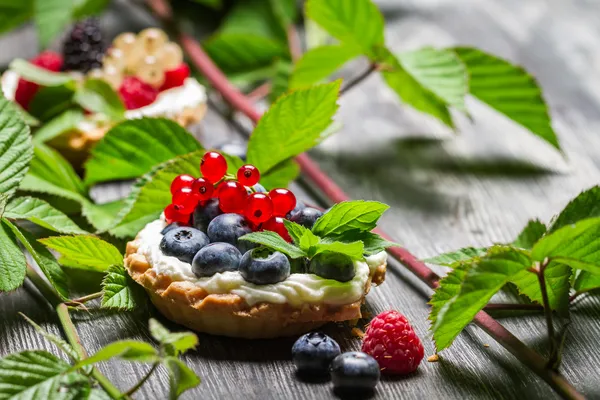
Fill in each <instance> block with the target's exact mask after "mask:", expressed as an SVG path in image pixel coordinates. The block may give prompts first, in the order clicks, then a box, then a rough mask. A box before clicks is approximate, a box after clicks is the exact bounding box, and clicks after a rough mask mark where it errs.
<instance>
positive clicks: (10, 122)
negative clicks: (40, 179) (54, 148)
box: [0, 96, 33, 195]
mask: <svg viewBox="0 0 600 400" xmlns="http://www.w3.org/2000/svg"><path fill="white" fill-rule="evenodd" d="M0 131H1V132H2V135H0V193H5V194H7V195H11V194H12V193H13V192H14V191H15V190H16V189H17V187H18V186H19V182H20V181H21V180H22V179H23V177H24V176H25V173H26V172H27V168H28V165H29V161H30V160H31V157H32V156H33V148H32V146H31V136H30V134H29V127H28V126H27V125H25V122H23V119H22V118H21V116H20V115H19V112H18V111H17V110H16V109H15V108H14V107H13V106H12V105H11V103H10V102H9V101H8V100H6V99H5V98H4V97H2V96H0Z"/></svg>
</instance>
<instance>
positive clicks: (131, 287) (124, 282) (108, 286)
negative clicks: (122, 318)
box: [101, 265, 144, 311]
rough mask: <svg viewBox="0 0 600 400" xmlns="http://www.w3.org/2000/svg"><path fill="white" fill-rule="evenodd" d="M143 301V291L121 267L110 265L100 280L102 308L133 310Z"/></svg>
mask: <svg viewBox="0 0 600 400" xmlns="http://www.w3.org/2000/svg"><path fill="white" fill-rule="evenodd" d="M143 301H144V290H143V289H142V287H141V286H140V285H138V284H137V283H136V282H135V281H134V280H133V279H131V277H130V276H129V274H128V273H127V271H125V268H124V267H123V266H122V265H111V266H110V267H109V268H108V272H107V274H106V276H105V277H104V279H103V280H102V303H101V304H102V308H106V309H110V310H128V311H129V310H133V309H135V308H137V307H139V305H140V304H142V303H143Z"/></svg>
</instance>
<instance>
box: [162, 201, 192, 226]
mask: <svg viewBox="0 0 600 400" xmlns="http://www.w3.org/2000/svg"><path fill="white" fill-rule="evenodd" d="M164 212H165V220H166V221H167V224H172V223H173V222H178V223H180V224H182V225H187V224H189V223H190V214H185V213H182V212H181V211H179V209H178V207H177V206H176V205H175V204H169V205H168V206H167V207H166V208H165V211H164Z"/></svg>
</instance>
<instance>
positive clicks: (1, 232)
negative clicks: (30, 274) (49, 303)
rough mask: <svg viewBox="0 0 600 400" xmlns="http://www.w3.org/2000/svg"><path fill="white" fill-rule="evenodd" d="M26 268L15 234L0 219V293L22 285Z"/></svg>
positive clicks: (6, 223)
mask: <svg viewBox="0 0 600 400" xmlns="http://www.w3.org/2000/svg"><path fill="white" fill-rule="evenodd" d="M26 270H27V266H26V263H25V257H24V256H23V253H22V252H21V249H20V248H19V243H18V242H17V238H16V237H15V234H14V233H13V232H12V230H11V229H10V227H9V226H8V222H7V221H6V220H4V219H0V292H10V291H11V290H15V289H17V288H18V287H20V286H21V285H22V284H23V281H24V280H25V271H26Z"/></svg>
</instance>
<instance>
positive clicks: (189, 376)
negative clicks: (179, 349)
mask: <svg viewBox="0 0 600 400" xmlns="http://www.w3.org/2000/svg"><path fill="white" fill-rule="evenodd" d="M163 364H164V366H165V367H166V368H167V371H168V372H169V383H170V389H169V398H170V399H172V400H174V399H177V398H179V396H181V395H182V394H183V393H184V392H185V391H187V390H189V389H193V388H195V387H196V386H198V385H199V384H200V378H199V377H198V376H197V375H196V373H195V372H194V371H193V370H192V369H191V368H190V367H188V366H187V365H185V364H184V363H183V362H182V361H180V360H179V359H177V358H175V357H167V358H165V360H164V362H163Z"/></svg>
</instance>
